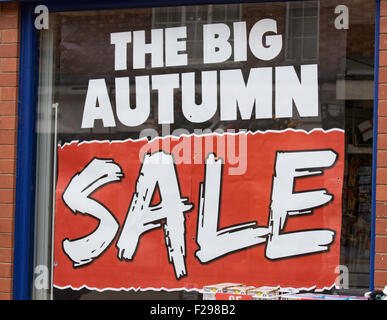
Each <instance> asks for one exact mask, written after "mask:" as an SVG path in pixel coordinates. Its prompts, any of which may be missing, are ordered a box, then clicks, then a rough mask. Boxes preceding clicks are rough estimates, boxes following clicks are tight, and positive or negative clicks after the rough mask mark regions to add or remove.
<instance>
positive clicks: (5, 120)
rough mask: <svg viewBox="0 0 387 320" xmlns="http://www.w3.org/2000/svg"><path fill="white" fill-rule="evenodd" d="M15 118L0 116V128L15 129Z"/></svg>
mask: <svg viewBox="0 0 387 320" xmlns="http://www.w3.org/2000/svg"><path fill="white" fill-rule="evenodd" d="M16 123H17V118H16V117H12V116H0V130H1V129H2V130H15V129H16Z"/></svg>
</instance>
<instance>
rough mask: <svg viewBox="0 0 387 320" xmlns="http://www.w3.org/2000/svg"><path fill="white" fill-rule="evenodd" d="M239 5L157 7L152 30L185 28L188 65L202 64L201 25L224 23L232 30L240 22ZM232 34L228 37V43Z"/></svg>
mask: <svg viewBox="0 0 387 320" xmlns="http://www.w3.org/2000/svg"><path fill="white" fill-rule="evenodd" d="M240 18H241V4H222V5H208V6H183V7H159V8H153V9H152V28H153V29H155V28H170V27H177V26H186V27H187V52H189V55H188V63H189V64H201V63H203V43H202V42H203V25H204V24H207V23H225V24H227V25H228V26H229V27H230V30H232V24H233V22H236V21H240ZM232 42H233V34H232V32H231V35H230V43H231V44H232Z"/></svg>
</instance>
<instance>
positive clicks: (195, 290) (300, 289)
mask: <svg viewBox="0 0 387 320" xmlns="http://www.w3.org/2000/svg"><path fill="white" fill-rule="evenodd" d="M54 287H55V288H56V289H60V290H64V289H72V290H75V291H79V290H82V289H88V290H92V291H98V292H105V291H115V292H120V291H134V292H145V291H156V292H161V291H167V292H176V291H186V292H199V293H203V289H198V288H191V289H187V288H184V287H181V288H171V289H168V288H165V287H161V288H153V287H147V288H141V287H137V288H135V287H128V288H126V287H120V288H103V289H99V288H97V287H89V286H88V285H86V284H84V285H82V286H80V287H73V286H72V285H70V284H69V285H67V286H58V285H55V284H54ZM273 287H278V288H280V289H295V290H299V291H313V290H314V292H323V291H325V290H331V289H333V288H336V289H337V288H338V287H337V286H336V284H335V283H334V284H332V285H331V286H328V287H323V288H321V289H316V286H315V285H314V286H311V287H309V288H306V287H302V288H293V287H284V288H282V287H280V286H273Z"/></svg>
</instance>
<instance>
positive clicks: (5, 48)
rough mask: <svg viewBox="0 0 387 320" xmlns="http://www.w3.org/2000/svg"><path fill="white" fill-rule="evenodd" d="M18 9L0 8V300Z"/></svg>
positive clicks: (9, 254) (9, 217) (9, 202)
mask: <svg viewBox="0 0 387 320" xmlns="http://www.w3.org/2000/svg"><path fill="white" fill-rule="evenodd" d="M18 42H19V5H18V4H17V3H1V4H0V299H11V298H12V266H13V264H12V262H13V243H14V240H13V238H14V207H15V205H14V203H15V168H16V161H15V159H16V125H17V99H18V65H19V59H18V56H19V43H18Z"/></svg>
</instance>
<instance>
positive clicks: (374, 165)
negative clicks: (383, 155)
mask: <svg viewBox="0 0 387 320" xmlns="http://www.w3.org/2000/svg"><path fill="white" fill-rule="evenodd" d="M379 36H380V0H375V60H374V119H373V121H374V128H373V150H372V211H371V212H372V214H371V248H370V290H374V282H375V223H376V213H375V211H376V172H377V170H376V168H377V155H378V102H379V90H378V89H379Z"/></svg>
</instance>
